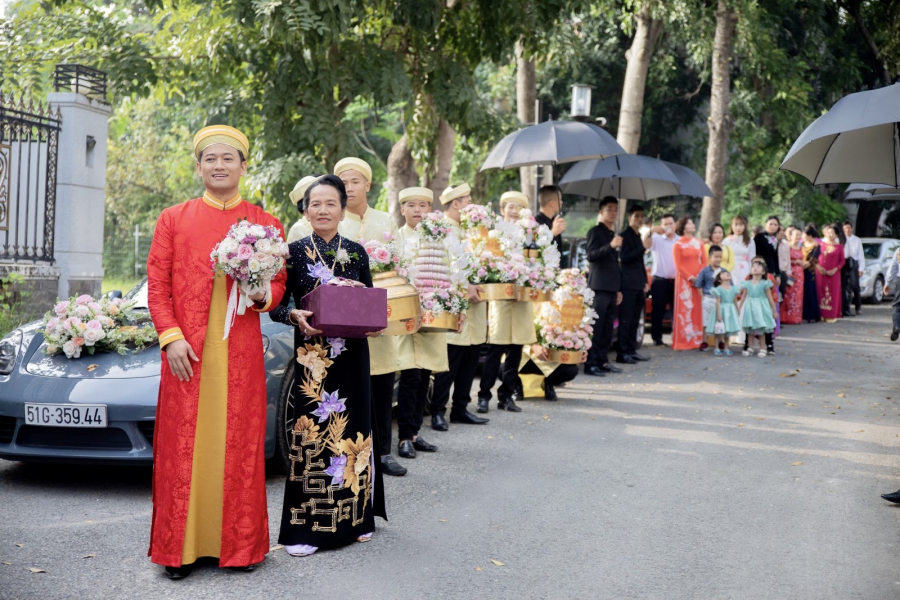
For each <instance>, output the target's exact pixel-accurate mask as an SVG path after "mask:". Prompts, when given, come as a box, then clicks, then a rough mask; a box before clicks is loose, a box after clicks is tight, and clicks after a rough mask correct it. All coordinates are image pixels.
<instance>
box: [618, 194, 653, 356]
mask: <svg viewBox="0 0 900 600" xmlns="http://www.w3.org/2000/svg"><path fill="white" fill-rule="evenodd" d="M643 225H644V207H643V206H641V205H640V204H632V205H631V206H630V207H629V208H628V227H626V228H625V230H624V231H623V232H622V249H621V250H620V251H619V260H620V261H621V264H622V304H621V306H619V352H618V354H617V355H616V362H617V363H625V364H628V365H633V364H635V363H636V362H638V361H639V360H650V358H649V357H646V356H641V355H640V354H638V352H637V330H638V323H639V322H640V320H641V311H643V309H644V301H645V296H644V294H646V293H647V288H648V287H649V285H648V283H647V270H646V268H645V267H644V253H645V252H646V249H645V248H644V240H642V239H641V234H640V229H641V227H642V226H643Z"/></svg>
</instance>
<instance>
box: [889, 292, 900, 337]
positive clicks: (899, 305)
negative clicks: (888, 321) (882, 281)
mask: <svg viewBox="0 0 900 600" xmlns="http://www.w3.org/2000/svg"><path fill="white" fill-rule="evenodd" d="M891 291H893V290H891ZM891 307H892V308H893V311H892V313H891V316H892V317H893V320H894V329H900V290H897V291H894V299H893V300H892V301H891Z"/></svg>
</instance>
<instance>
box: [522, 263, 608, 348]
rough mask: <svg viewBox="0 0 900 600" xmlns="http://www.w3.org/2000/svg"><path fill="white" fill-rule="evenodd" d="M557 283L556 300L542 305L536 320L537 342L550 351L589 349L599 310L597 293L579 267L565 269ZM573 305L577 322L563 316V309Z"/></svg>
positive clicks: (554, 295) (554, 293) (570, 307)
mask: <svg viewBox="0 0 900 600" xmlns="http://www.w3.org/2000/svg"><path fill="white" fill-rule="evenodd" d="M556 283H557V284H559V287H558V288H557V289H556V291H554V292H553V301H552V302H546V303H544V304H543V306H542V307H541V312H540V314H539V315H538V318H537V319H536V321H535V330H536V333H537V338H538V343H539V344H540V345H542V346H544V347H546V348H550V349H551V350H564V351H565V350H571V351H573V352H583V351H586V350H589V349H590V348H591V335H592V334H593V332H594V327H593V325H594V321H595V320H596V319H597V313H595V312H594V310H593V308H592V304H593V299H594V292H593V291H592V290H591V289H590V288H589V287H588V285H587V278H586V277H585V276H584V274H583V273H582V272H581V271H580V270H579V269H563V270H562V271H560V273H559V275H558V276H557V278H556ZM573 303H574V306H573ZM572 308H574V309H576V311H577V312H576V313H575V314H576V317H575V320H576V321H577V322H572V321H571V320H569V319H565V318H563V314H562V312H563V311H567V310H570V309H572ZM578 315H580V318H579V317H578Z"/></svg>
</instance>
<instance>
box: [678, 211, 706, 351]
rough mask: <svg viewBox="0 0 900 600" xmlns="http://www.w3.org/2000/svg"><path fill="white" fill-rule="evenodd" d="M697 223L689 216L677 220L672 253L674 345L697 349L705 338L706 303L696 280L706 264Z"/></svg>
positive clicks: (685, 348) (679, 347)
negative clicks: (673, 267)
mask: <svg viewBox="0 0 900 600" xmlns="http://www.w3.org/2000/svg"><path fill="white" fill-rule="evenodd" d="M694 231H696V227H695V226H694V222H693V221H692V220H691V218H690V217H681V218H680V219H678V222H677V223H676V224H675V234H676V235H678V236H680V237H679V238H678V240H676V241H675V246H674V248H673V257H674V259H675V306H674V308H673V310H672V349H673V350H695V349H697V348H699V347H700V344H701V343H702V342H703V307H702V303H701V292H700V290H699V289H698V288H696V287H694V280H696V279H697V275H698V274H699V273H700V270H701V269H702V268H703V267H705V266H706V253H705V252H704V251H703V244H702V243H701V242H700V240H698V239H697V238H695V237H694Z"/></svg>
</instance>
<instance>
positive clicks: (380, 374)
mask: <svg viewBox="0 0 900 600" xmlns="http://www.w3.org/2000/svg"><path fill="white" fill-rule="evenodd" d="M334 174H335V175H337V176H338V177H340V178H341V181H343V182H344V187H345V188H346V190H347V211H346V213H345V214H344V218H343V220H342V221H341V222H340V225H338V233H340V234H341V235H342V236H343V237H345V238H346V239H348V240H351V241H354V242H359V241H360V240H377V241H379V242H383V241H384V236H385V234H388V235H390V236H392V237H397V226H396V225H395V224H394V220H393V219H392V218H391V216H390V215H389V214H387V213H386V212H383V211H380V210H375V209H374V208H372V207H370V206H369V203H368V201H367V200H366V194H367V193H368V192H369V189H370V188H371V186H372V167H370V166H369V163H367V162H366V161H364V160H362V159H361V158H355V157H348V158H343V159H341V160H339V161H338V163H337V164H336V165H334ZM398 343H399V340H398V336H395V335H386V336H382V337H378V338H373V339H370V340H369V357H370V361H371V370H372V406H373V408H374V410H375V430H376V431H377V432H378V445H379V448H377V450H378V452H379V456H380V457H381V466H382V470H383V472H384V474H385V475H394V476H401V475H406V468H405V467H403V466H402V465H400V463H398V462H397V461H396V460H394V457H392V456H391V445H392V444H391V434H392V432H391V420H392V417H391V411H392V408H393V399H394V373H396V372H397V371H398V370H400V368H399V367H400V364H399V362H398V359H397V345H398Z"/></svg>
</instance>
